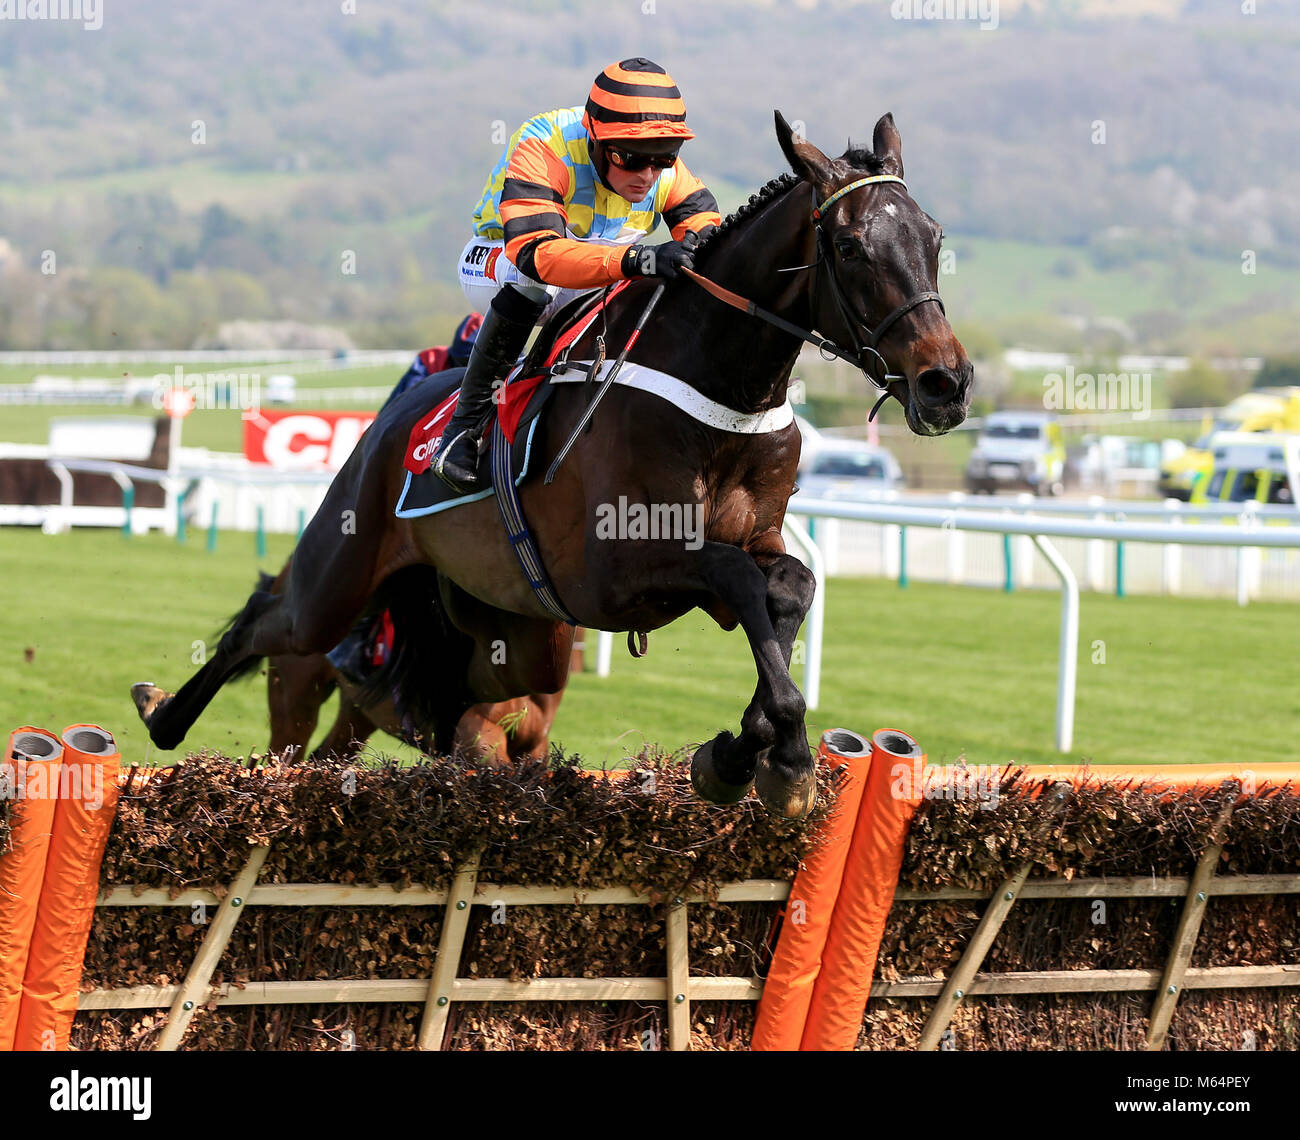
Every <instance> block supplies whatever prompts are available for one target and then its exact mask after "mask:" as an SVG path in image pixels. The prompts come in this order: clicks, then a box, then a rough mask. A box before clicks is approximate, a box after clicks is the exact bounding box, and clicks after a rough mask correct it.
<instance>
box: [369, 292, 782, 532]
mask: <svg viewBox="0 0 1300 1140" xmlns="http://www.w3.org/2000/svg"><path fill="white" fill-rule="evenodd" d="M621 284H624V285H625V284H627V283H626V282H623V283H621ZM620 287H621V286H615V288H614V289H612V290H611V291H610V292H609V293H608V294H605V295H604V297H603V298H602V299H601V300H600V301H598V302H597V303H595V304H594V305H593V303H592V299H591V298H590V297H588V298H580V299H579V300H578V301H577V302H574V308H573V310H572V311H569V310H562V311H561V312H560V313H559V314H557V316H556V325H557V327H563V328H564V331H563V332H562V333H560V335H559V336H557V337H556V339H555V341H554V343H553V344H552V345H551V347H550V349H549V350H548V351H547V352H546V354H545V359H544V360H543V361H541V362H540V363H539V364H534V363H533V360H532V358H533V357H534V355H535V353H530V354H529V358H527V359H525V360H524V362H523V363H522V364H520V365H519V366H518V367H516V369H515V370H514V372H513V373H511V375H510V378H509V380H508V381H507V382H506V385H505V388H504V391H503V394H502V400H501V403H500V404H499V405H498V407H497V413H496V415H497V421H498V422H499V424H500V425H501V433H500V434H501V435H502V436H504V439H505V441H506V443H507V445H508V446H509V447H510V449H511V455H510V471H511V475H512V476H513V482H514V485H515V486H516V487H518V486H519V485H520V483H522V482H523V481H524V479H525V478H527V476H528V473H529V465H530V463H531V462H532V460H533V454H532V442H533V435H534V433H535V432H536V430H537V424H538V422H539V421H540V418H541V413H542V410H543V408H544V407H545V405H546V402H547V401H548V400H549V399H550V396H551V393H552V392H553V391H554V390H555V385H556V384H563V383H576V382H579V381H582V380H585V379H586V378H587V375H588V373H589V372H590V371H591V365H592V362H591V361H585V360H583V361H573V362H567V360H566V362H567V368H565V369H562V370H555V365H556V361H557V360H559V359H560V356H561V354H562V353H563V352H565V351H566V350H567V349H568V348H569V347H570V346H571V345H572V344H573V343H574V342H576V341H577V339H578V338H579V337H580V336H581V335H582V334H583V333H584V332H586V331H587V329H588V328H589V327H590V326H591V323H592V322H593V321H594V320H595V319H596V317H597V316H598V315H599V313H600V310H601V308H602V307H603V306H604V305H605V304H608V303H609V300H610V299H611V298H612V297H613V296H614V294H615V293H617V292H618V291H619V289H620ZM566 325H567V327H565V326H566ZM613 364H614V362H613V361H612V360H605V361H602V362H601V366H600V369H599V371H598V373H597V374H596V376H595V377H593V379H594V380H595V381H596V382H599V381H600V380H603V379H604V377H605V376H606V375H607V374H608V373H609V371H610V370H611V369H612V367H613ZM464 374H465V370H464V369H463V368H453V369H451V370H449V371H447V372H439V373H436V374H435V375H432V376H428V377H426V378H425V379H424V380H421V381H420V382H419V384H418V390H419V391H420V392H421V393H422V399H423V402H424V403H425V405H426V407H427V409H428V410H427V412H426V414H424V415H422V416H421V417H420V418H419V419H418V420H416V422H415V426H414V427H413V428H412V429H411V434H410V438H409V440H408V442H407V447H406V459H405V467H406V482H405V485H404V486H403V488H402V493H401V495H399V496H398V500H397V508H396V510H395V512H394V513H395V514H396V515H397V517H398V518H420V517H422V516H424V515H431V514H434V513H435V512H437V511H444V510H448V509H450V508H452V507H458V506H460V505H462V504H464V503H473V502H477V501H478V500H480V499H486V498H487V497H488V496H490V495H493V494H495V493H496V492H495V490H494V489H493V488H492V487H491V486H490V485H489V486H487V487H485V489H483V490H481V491H476V492H475V493H474V494H472V495H457V494H456V493H455V492H453V491H452V489H451V488H450V487H448V486H447V484H445V483H444V482H443V481H442V480H441V479H439V478H438V477H437V475H435V474H434V473H433V471H431V470H430V467H429V458H430V456H431V455H432V454H433V452H434V451H435V450H436V449H437V446H438V441H439V440H440V439H441V438H442V433H443V430H444V429H445V427H446V426H447V424H448V423H449V422H450V420H451V417H452V414H453V413H454V412H455V410H456V400H457V398H458V397H459V395H460V381H461V377H462V376H464ZM614 382H615V383H616V384H620V385H624V386H627V387H630V388H636V389H639V390H640V391H643V392H651V393H653V394H654V395H656V396H659V397H661V398H662V399H664V400H667V401H669V402H670V403H672V404H673V405H674V406H675V407H676V408H678V409H679V410H680V411H682V412H684V413H685V414H687V415H689V416H691V417H692V418H694V419H696V420H698V421H699V422H700V423H702V424H706V425H708V426H709V427H712V428H717V429H719V430H721V431H726V432H733V433H737V434H743V435H761V434H765V433H767V432H774V431H781V430H783V429H784V428H787V427H789V426H790V424H792V423H793V422H794V408H793V407H792V406H791V405H790V402H789V401H788V400H787V401H786V402H785V403H784V404H782V405H781V406H779V407H776V408H773V409H771V410H770V411H766V412H754V413H749V412H738V411H736V410H735V409H733V408H728V407H726V406H725V405H723V404H719V403H717V402H715V401H713V400H710V399H708V398H706V397H705V396H703V395H701V394H700V393H699V392H698V391H696V390H695V389H694V388H692V387H690V385H688V384H686V383H685V382H684V381H682V380H679V379H677V377H675V376H671V375H669V374H668V373H666V372H660V371H659V370H657V369H654V368H650V367H648V366H646V365H643V364H634V363H632V362H630V361H629V362H628V363H626V364H624V365H623V368H622V370H621V371H620V372H619V374H618V376H617V377H616V378H615V381H614ZM496 437H497V433H495V432H491V431H489V432H488V433H487V435H486V437H485V439H484V452H483V455H482V456H481V457H480V471H483V472H487V471H491V470H492V467H491V463H492V456H491V449H492V447H494V446H496Z"/></svg>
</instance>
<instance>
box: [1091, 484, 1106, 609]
mask: <svg viewBox="0 0 1300 1140" xmlns="http://www.w3.org/2000/svg"><path fill="white" fill-rule="evenodd" d="M1105 505H1106V500H1105V499H1103V498H1102V497H1101V496H1100V495H1089V496H1088V506H1090V507H1097V508H1099V509H1098V511H1097V513H1096V514H1094V515H1093V516H1092V517H1093V518H1095V519H1096V520H1097V521H1098V522H1104V521H1105V519H1106V516H1105V514H1104V513H1103V512H1102V511H1101V510H1100V508H1101V507H1104V506H1105ZM1087 557H1088V589H1090V590H1091V591H1092V592H1093V593H1094V594H1100V593H1101V592H1102V591H1103V590H1104V589H1105V588H1106V544H1105V543H1104V542H1103V541H1102V540H1101V539H1100V538H1090V539H1089V540H1088V555H1087Z"/></svg>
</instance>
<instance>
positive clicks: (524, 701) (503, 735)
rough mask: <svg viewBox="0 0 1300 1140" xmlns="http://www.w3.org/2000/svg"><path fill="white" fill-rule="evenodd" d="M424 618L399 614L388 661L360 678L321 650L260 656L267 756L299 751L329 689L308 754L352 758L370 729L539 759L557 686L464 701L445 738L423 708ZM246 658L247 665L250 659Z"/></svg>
mask: <svg viewBox="0 0 1300 1140" xmlns="http://www.w3.org/2000/svg"><path fill="white" fill-rule="evenodd" d="M290 565H292V559H291V560H290V561H289V562H287V563H285V566H284V569H283V570H281V571H280V573H279V575H271V574H262V575H260V576H259V580H258V585H257V588H258V590H259V591H266V592H269V593H279V592H280V591H281V590H283V588H284V586H285V584H286V583H287V582H288V578H289V567H290ZM428 608H429V607H427V606H426V611H427V610H428ZM431 617H432V615H431V614H430V613H427V612H426V613H425V614H420V613H415V614H410V613H404V614H401V615H399V617H398V619H397V622H396V623H395V624H393V626H392V643H391V646H390V649H389V655H388V659H387V660H386V661H385V662H384V663H383V665H381V666H380V667H379V668H378V669H377V670H376V671H375V672H374V673H373V674H372V675H371V676H370V677H369V678H368V679H367V681H365V682H363V683H358V682H356V681H354V680H352V679H351V678H349V677H348V676H347V675H346V674H344V673H342V672H341V671H340V670H338V669H337V668H335V666H334V664H333V662H331V661H330V659H329V658H328V657H327V656H326V655H325V654H324V653H314V654H312V655H311V656H308V657H294V656H291V655H288V654H279V655H276V656H273V657H270V658H268V660H267V672H266V700H267V711H268V712H269V714H270V721H271V744H270V749H269V751H270V752H271V754H272V755H275V756H278V757H281V758H286V759H287V758H292V757H297V756H303V755H305V754H306V751H307V745H308V744H309V743H311V737H312V734H313V733H314V732H315V731H316V725H317V724H318V723H319V720H320V710H321V707H322V706H323V705H324V704H325V702H326V701H327V700H329V698H330V696H331V695H332V694H333V693H335V692H336V691H337V693H338V696H339V707H338V712H337V713H336V714H335V717H334V723H333V724H332V725H331V726H330V729H329V731H328V732H327V733H326V734H325V736H324V738H323V739H322V740H321V742H320V743H319V744H318V745H317V746H316V748H315V749H314V750H313V751H312V756H329V757H332V758H333V759H336V760H351V759H353V758H354V757H356V756H358V755H360V753H361V750H362V749H363V748H364V747H365V744H366V741H367V740H369V739H370V737H371V736H373V735H374V733H375V732H377V731H378V732H386V733H388V734H389V735H390V736H395V737H397V738H398V739H399V740H404V741H406V743H408V744H410V745H411V746H412V747H415V748H420V749H422V750H425V751H428V750H430V749H432V750H435V751H439V752H444V753H451V754H452V755H454V756H456V757H458V758H460V759H463V760H466V761H468V762H470V763H483V764H487V765H489V766H493V767H500V766H505V765H507V764H510V763H514V762H516V761H521V760H545V759H546V757H547V755H548V754H549V751H550V732H551V725H553V724H554V723H555V714H556V712H557V710H558V709H559V707H560V698H561V697H562V696H563V695H564V694H563V690H561V691H560V692H558V693H530V694H529V695H528V696H524V697H515V698H513V699H511V700H505V701H495V702H493V703H491V704H475V705H471V706H470V707H469V708H468V709H466V710H465V711H464V712H463V713H462V714H461V715H460V717H459V718H458V719H457V720H456V721H455V724H454V728H453V730H452V732H451V735H450V736H447V735H446V733H445V725H446V723H447V717H445V716H443V715H440V711H439V710H438V709H437V708H436V707H434V708H430V703H431V702H430V700H429V695H430V694H429V691H428V688H427V686H428V685H430V684H432V683H436V680H437V669H436V663H434V666H435V667H433V668H430V664H431V663H430V662H428V661H426V660H423V657H424V653H425V650H426V642H425V640H424V639H425V637H426V635H427V634H428V632H429V626H430V624H431V621H430V619H431ZM390 620H391V619H390ZM252 660H253V662H254V665H255V664H256V662H257V658H253V659H252ZM408 686H415V689H414V691H412V692H411V693H410V694H409V695H408V694H407V693H406V692H403V696H402V699H401V702H400V703H401V710H400V711H399V708H398V703H399V702H398V698H397V696H396V692H397V690H398V688H399V687H402V688H403V689H405V688H406V687H408Z"/></svg>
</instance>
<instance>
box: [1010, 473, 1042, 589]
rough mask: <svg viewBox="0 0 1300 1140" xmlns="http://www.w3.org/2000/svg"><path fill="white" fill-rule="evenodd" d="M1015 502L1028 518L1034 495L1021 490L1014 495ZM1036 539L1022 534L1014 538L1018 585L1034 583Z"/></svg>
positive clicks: (1027, 585) (1026, 585)
mask: <svg viewBox="0 0 1300 1140" xmlns="http://www.w3.org/2000/svg"><path fill="white" fill-rule="evenodd" d="M1016 502H1017V503H1019V504H1020V505H1021V506H1022V507H1023V508H1024V512H1023V513H1024V517H1025V518H1029V514H1030V512H1029V508H1030V507H1031V506H1033V505H1034V496H1033V495H1031V494H1030V493H1029V492H1028V491H1021V492H1020V494H1018V495H1017V496H1016ZM1035 541H1037V540H1036V539H1035V538H1034V537H1033V536H1031V535H1028V534H1022V535H1020V536H1019V537H1018V538H1017V539H1015V544H1016V545H1017V546H1018V547H1019V548H1020V549H1019V550H1017V551H1016V573H1017V575H1018V577H1019V581H1018V582H1017V583H1016V585H1018V586H1025V587H1029V586H1032V585H1033V584H1034V543H1035Z"/></svg>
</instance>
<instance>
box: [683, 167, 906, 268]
mask: <svg viewBox="0 0 1300 1140" xmlns="http://www.w3.org/2000/svg"><path fill="white" fill-rule="evenodd" d="M835 161H836V163H837V164H839V165H842V166H843V167H845V168H846V169H845V173H846V174H847V173H854V172H861V173H863V174H879V173H880V172H881V170H882V169H883V168H884V160H883V159H881V158H880V157H879V156H878V155H877V154H876V153H875V152H874V151H872V150H868V149H866V148H865V147H855V146H854V145H853V143H852V142H850V143H849V145H848V148H847V149H846V150H845V151H844V153H843V154H842V155H840V157H839V158H838V159H836V160H835ZM802 181H803V179H802V178H800V177H799V176H798V175H797V174H794V173H791V172H787V173H785V174H778V175H777V176H776V177H775V178H773V179H772V180H771V181H770V182H767V183H765V184H764V185H763V186H762V188H760V189H759V190H758V192H757V193H754V194H751V195H750V196H749V201H748V202H745V203H742V204H741V205H739V206H737V207H736V208H735V209H734V210H732V211H731V213H730V214H728V215H727V216H726V217H725V218H723V219H722V224H721V225H719V226H718V228H717V229H716V230H714V231H713V233H711V234H710V235H709V236H708V237H707V238H705V239H704V240H703V241H702V242H700V244H699V245H698V246H697V247H696V249H697V251H698V252H699V253H703V252H704V251H705V250H706V249H709V248H710V247H712V246H713V244H714V243H715V242H716V241H718V240H719V239H720V238H725V237H727V236H728V235H730V234H732V233H734V232H735V231H736V229H737V228H739V227H740V226H741V225H742V224H743V223H744V222H746V221H748V220H749V219H750V218H752V217H753V216H754V215H755V214H757V213H758V212H759V211H760V210H762V209H763V207H764V206H766V205H768V204H769V203H770V202H773V201H775V200H776V199H777V198H779V197H781V196H782V195H783V194H785V193H787V192H788V191H790V190H793V189H794V187H796V186H798V185H799V183H800V182H802Z"/></svg>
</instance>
